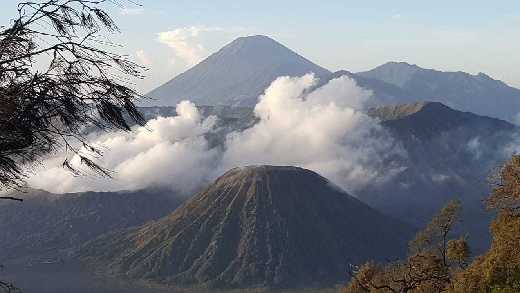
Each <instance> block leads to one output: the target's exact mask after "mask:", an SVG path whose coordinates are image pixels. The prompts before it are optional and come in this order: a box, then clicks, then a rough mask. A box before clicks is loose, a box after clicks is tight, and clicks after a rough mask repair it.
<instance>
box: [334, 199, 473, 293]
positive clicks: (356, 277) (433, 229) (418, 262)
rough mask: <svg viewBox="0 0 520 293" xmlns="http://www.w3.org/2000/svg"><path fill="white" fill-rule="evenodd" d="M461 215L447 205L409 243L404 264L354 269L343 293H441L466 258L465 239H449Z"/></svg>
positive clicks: (454, 204)
mask: <svg viewBox="0 0 520 293" xmlns="http://www.w3.org/2000/svg"><path fill="white" fill-rule="evenodd" d="M459 212H460V204H459V202H457V201H452V202H449V203H448V204H447V205H446V206H445V207H444V208H443V209H441V211H440V212H439V213H438V214H437V215H436V216H435V217H434V218H433V219H432V220H431V222H430V223H429V224H428V225H427V226H426V228H425V229H424V230H423V231H420V232H419V233H417V235H416V237H415V239H413V240H412V241H411V242H410V246H409V255H408V257H407V258H406V260H402V261H396V262H392V263H389V264H376V263H373V262H368V263H365V264H363V265H362V266H360V267H359V268H354V269H353V270H352V272H351V276H352V279H351V281H350V283H349V284H347V286H346V287H345V288H344V292H403V293H404V292H442V291H446V290H447V289H448V288H449V286H450V282H451V278H452V276H453V274H454V273H455V272H457V270H459V268H460V267H463V266H464V264H465V263H466V261H467V258H468V257H469V249H468V245H467V244H466V241H465V240H464V238H459V239H456V240H453V239H449V237H450V235H451V233H452V229H453V226H454V225H455V224H456V222H457V219H458V215H459Z"/></svg>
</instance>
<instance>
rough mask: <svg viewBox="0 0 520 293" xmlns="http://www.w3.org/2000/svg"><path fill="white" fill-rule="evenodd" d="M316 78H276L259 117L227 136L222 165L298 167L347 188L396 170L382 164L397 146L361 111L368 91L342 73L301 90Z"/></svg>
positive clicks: (258, 108)
mask: <svg viewBox="0 0 520 293" xmlns="http://www.w3.org/2000/svg"><path fill="white" fill-rule="evenodd" d="M316 82H317V80H316V79H315V78H314V76H312V75H306V76H303V77H297V78H291V77H282V78H279V79H277V80H276V81H274V82H273V83H272V84H271V86H270V87H269V88H268V89H267V90H266V92H265V95H263V96H262V97H261V98H260V102H259V103H258V104H257V106H256V108H255V114H256V116H257V117H258V118H260V122H259V123H257V124H256V125H254V126H253V127H251V128H249V129H247V130H245V131H243V132H240V133H233V134H231V135H230V136H229V137H228V139H227V150H226V152H225V154H224V157H223V163H222V165H223V166H224V168H225V169H227V168H230V167H233V166H241V165H251V164H273V165H293V166H299V167H304V168H307V169H311V170H314V171H316V172H318V173H320V174H322V175H323V176H325V177H327V178H329V179H330V180H332V181H333V182H334V183H336V184H337V185H340V186H341V187H343V188H345V189H346V190H348V191H351V192H354V191H355V190H357V189H358V188H361V187H363V186H364V185H366V184H367V183H368V182H375V181H376V180H386V179H388V177H391V176H392V175H393V174H395V173H396V172H399V171H400V169H399V168H394V167H391V166H386V167H385V164H384V161H385V159H386V158H388V157H389V156H391V155H395V154H396V150H399V149H398V148H395V147H394V145H393V140H392V139H390V138H389V137H387V136H386V137H384V139H383V137H382V136H384V134H385V133H384V131H383V130H382V129H381V128H380V126H379V125H378V123H377V122H376V121H375V120H373V119H372V118H370V117H368V116H367V115H366V114H364V113H362V112H361V111H359V109H361V108H363V106H364V104H365V103H366V102H367V101H368V99H369V98H370V97H371V93H370V92H368V91H366V90H363V89H361V88H360V87H358V86H357V85H356V84H355V82H354V81H353V80H351V79H350V78H348V77H340V78H338V79H335V80H332V81H330V82H329V83H328V84H326V85H325V86H323V87H321V88H319V89H318V90H316V91H313V92H311V93H310V94H307V95H305V93H306V92H307V91H309V90H310V89H311V88H312V87H313V86H314V85H315V84H316Z"/></svg>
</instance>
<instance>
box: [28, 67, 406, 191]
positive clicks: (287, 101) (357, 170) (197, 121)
mask: <svg viewBox="0 0 520 293" xmlns="http://www.w3.org/2000/svg"><path fill="white" fill-rule="evenodd" d="M317 82H318V80H317V79H316V78H315V77H314V76H313V75H311V74H309V75H305V76H303V77H294V78H293V77H281V78H278V79H277V80H276V81H274V82H273V83H272V84H271V86H270V87H269V88H268V89H267V90H266V91H265V94H264V95H263V96H261V97H260V100H259V103H258V104H257V106H256V107H255V115H256V116H257V118H258V120H259V121H258V123H256V124H255V125H254V126H252V127H250V128H248V129H246V130H244V131H241V132H233V133H231V134H229V135H228V136H227V138H226V140H225V143H224V146H223V147H214V148H210V147H209V143H208V141H207V140H206V138H205V135H206V134H208V133H210V132H212V131H214V130H215V122H216V118H215V117H209V118H206V119H203V118H202V116H201V115H200V113H199V112H198V110H197V108H196V107H195V105H193V104H192V103H190V102H186V101H185V102H181V103H180V104H179V105H178V106H177V114H178V116H176V117H168V118H162V117H159V118H157V119H154V120H151V121H149V122H148V123H147V125H146V126H145V127H138V128H136V129H135V131H133V132H132V133H112V134H107V135H103V136H101V137H99V138H98V139H97V140H96V144H98V145H102V146H103V147H106V148H107V151H106V152H105V154H104V157H103V160H102V164H103V165H104V166H106V167H108V168H110V169H112V170H114V171H115V178H114V179H112V180H108V179H105V178H92V177H74V176H72V175H71V174H70V173H69V172H67V171H65V170H63V169H62V168H61V167H60V166H57V167H54V168H47V169H44V170H41V171H40V172H39V173H38V174H36V175H35V176H33V177H32V178H31V179H30V181H29V183H30V185H31V186H32V187H35V188H41V189H45V190H49V191H52V192H76V191H86V190H98V191H106V190H137V189H142V188H145V187H149V186H161V187H168V188H171V189H172V190H175V191H179V192H184V193H190V192H193V191H195V190H196V189H198V188H200V187H201V186H202V185H203V184H204V183H207V182H209V181H210V180H212V179H214V178H215V177H217V176H219V175H220V174H221V173H223V172H224V171H226V170H227V169H229V168H232V167H235V166H244V165H261V164H272V165H294V166H300V167H303V168H307V169H311V170H314V171H316V172H318V173H320V174H322V175H323V176H325V177H327V178H328V179H330V180H331V181H332V182H333V183H335V184H337V185H339V186H341V187H343V188H344V189H346V190H347V191H349V192H352V193H355V191H356V190H358V189H359V188H362V187H364V186H365V185H366V184H368V183H370V184H377V183H378V182H382V181H385V180H388V179H389V178H391V177H392V176H394V175H395V174H397V173H399V172H400V171H402V168H401V167H400V166H395V165H392V164H391V163H390V162H392V161H396V160H392V158H394V157H395V156H404V155H405V152H404V151H403V150H402V148H401V147H399V146H398V145H396V143H395V142H394V140H393V139H392V138H391V137H390V136H389V135H388V134H387V133H386V132H385V131H384V130H383V129H382V128H381V126H380V125H379V124H378V123H377V121H375V120H373V119H372V118H370V117H368V116H367V115H366V114H364V113H363V112H362V111H361V109H363V107H364V105H365V104H366V103H367V102H368V100H369V99H370V98H371V93H370V92H368V91H366V90H363V89H361V88H360V87H358V86H357V85H356V84H355V82H354V81H353V80H351V79H350V78H348V77H340V78H338V79H335V80H332V81H330V82H329V83H327V84H326V85H324V86H322V87H321V88H319V89H317V90H314V91H311V89H312V88H313V87H314V86H315V85H316V84H317ZM54 160H55V161H54V164H55V165H58V164H56V163H57V162H59V161H56V159H54ZM77 161H78V158H76V159H75V161H74V160H73V163H76V164H77V163H78V162H77ZM52 163H53V162H52V161H49V162H47V163H46V165H47V166H49V164H52Z"/></svg>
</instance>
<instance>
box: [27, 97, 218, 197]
mask: <svg viewBox="0 0 520 293" xmlns="http://www.w3.org/2000/svg"><path fill="white" fill-rule="evenodd" d="M177 114H178V116H175V117H168V118H163V117H159V118H157V119H154V120H151V121H149V122H148V123H147V124H146V126H145V127H138V128H136V129H135V130H134V131H133V132H130V133H121V132H118V133H111V134H107V135H102V136H101V137H99V138H98V139H97V141H96V142H95V143H94V145H97V146H100V147H102V148H105V149H106V152H105V153H104V155H103V159H102V162H101V163H102V164H103V166H104V167H106V168H108V169H111V170H113V171H114V178H112V179H107V178H99V177H95V176H79V177H78V176H73V175H72V174H71V173H70V172H68V171H66V170H64V169H63V168H62V167H61V165H60V164H59V163H60V162H62V161H63V158H57V159H52V160H49V161H47V162H45V164H44V165H46V166H47V167H51V166H55V167H51V168H45V169H43V170H42V171H40V172H38V173H37V174H36V175H35V176H33V177H32V178H30V180H29V184H30V185H31V186H32V187H35V188H41V189H45V190H48V191H51V192H59V193H62V192H77V191H87V190H95V191H114V190H137V189H142V188H145V187H149V186H161V187H168V188H171V189H173V190H175V191H179V192H183V193H189V192H193V191H194V190H196V189H197V188H198V187H199V186H200V185H201V184H203V183H204V182H205V181H206V180H207V178H208V176H209V174H210V172H211V170H213V169H214V167H215V166H214V164H215V163H216V161H217V157H218V155H219V154H218V153H217V151H216V150H214V149H209V148H208V142H207V141H206V139H205V138H204V136H203V135H204V134H205V133H207V132H208V131H211V129H212V128H213V126H214V123H215V117H209V118H207V119H204V120H203V119H202V117H201V115H200V113H199V112H198V110H197V108H196V107H195V105H194V104H192V103H190V102H181V103H179V104H178V105H177ZM71 163H72V164H74V166H75V167H80V168H81V165H80V164H79V158H78V157H77V156H76V157H74V158H73V159H72V160H71ZM85 171H86V170H85ZM87 172H88V171H87Z"/></svg>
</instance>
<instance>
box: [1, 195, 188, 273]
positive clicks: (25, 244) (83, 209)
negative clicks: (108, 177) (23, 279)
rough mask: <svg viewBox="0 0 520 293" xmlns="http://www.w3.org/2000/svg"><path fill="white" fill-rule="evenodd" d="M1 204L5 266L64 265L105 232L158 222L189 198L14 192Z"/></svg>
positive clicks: (2, 253) (2, 259)
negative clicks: (12, 197) (11, 199)
mask: <svg viewBox="0 0 520 293" xmlns="http://www.w3.org/2000/svg"><path fill="white" fill-rule="evenodd" d="M14 195H15V196H16V197H19V198H23V199H24V201H23V202H21V203H19V202H2V203H0V230H1V231H2V233H1V234H0V246H1V247H2V250H1V251H0V263H2V264H6V263H8V262H14V263H18V262H20V263H23V264H24V265H29V264H31V263H35V262H36V263H37V262H39V261H42V260H43V261H60V260H63V259H64V258H66V257H68V254H69V253H70V252H71V251H72V250H73V249H75V248H76V247H77V246H79V245H81V244H83V243H84V242H85V241H88V240H91V239H93V238H95V237H97V236H99V235H101V234H103V233H106V232H112V231H115V230H118V229H123V228H128V227H132V226H135V225H140V224H143V223H145V222H147V221H150V220H155V219H158V218H160V217H162V216H164V215H166V214H168V213H169V212H171V211H173V210H174V209H175V208H176V207H177V206H179V205H180V204H181V203H182V201H183V199H182V198H180V197H176V196H175V195H174V194H172V192H170V191H166V190H156V189H148V190H141V191H134V192H124V191H120V192H82V193H74V194H52V193H48V192H45V191H39V190H31V191H28V192H27V193H19V194H14Z"/></svg>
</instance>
